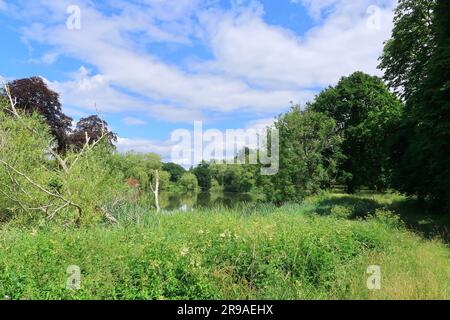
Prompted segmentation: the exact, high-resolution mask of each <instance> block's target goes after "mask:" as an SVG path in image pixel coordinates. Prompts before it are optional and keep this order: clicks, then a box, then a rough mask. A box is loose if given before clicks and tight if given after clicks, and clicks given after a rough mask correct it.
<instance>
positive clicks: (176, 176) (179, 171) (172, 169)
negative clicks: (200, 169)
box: [162, 163, 186, 183]
mask: <svg viewBox="0 0 450 320" xmlns="http://www.w3.org/2000/svg"><path fill="white" fill-rule="evenodd" d="M162 169H163V170H164V171H167V172H169V173H170V181H171V182H174V183H177V182H179V181H180V179H181V177H182V176H183V174H184V173H185V172H186V170H185V169H184V168H183V167H182V166H180V165H179V164H176V163H164V164H163V167H162Z"/></svg>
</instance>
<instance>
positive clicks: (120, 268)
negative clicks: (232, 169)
mask: <svg viewBox="0 0 450 320" xmlns="http://www.w3.org/2000/svg"><path fill="white" fill-rule="evenodd" d="M341 197H342V196H327V197H320V198H313V199H310V200H309V201H306V202H305V203H304V204H303V205H286V206H283V207H281V208H275V207H273V206H246V207H243V208H240V209H236V210H225V209H216V210H209V211H204V212H196V213H175V214H170V215H159V216H156V215H154V214H151V213H145V212H143V213H136V212H135V213H136V214H134V215H132V214H129V215H126V216H125V215H124V213H122V216H119V218H120V221H121V224H120V226H99V227H96V228H90V229H78V230H73V229H72V230H67V229H58V228H54V227H42V228H40V229H36V230H29V229H17V228H8V227H4V228H3V229H2V231H0V298H3V297H10V298H12V299H92V298H93V299H178V298H180V299H184V298H186V299H386V298H392V299H450V280H449V279H450V268H449V266H450V249H449V248H448V246H446V245H445V244H443V242H442V241H440V240H425V239H424V238H423V237H422V236H420V235H417V234H415V233H412V232H411V231H409V230H408V228H407V227H405V226H403V225H402V223H401V222H400V221H399V220H398V219H396V218H395V216H392V215H391V214H389V213H388V212H385V211H381V210H380V208H381V207H386V205H387V204H388V202H391V203H390V205H393V203H392V201H391V200H392V199H390V200H389V199H388V198H386V197H379V198H378V199H377V198H374V199H373V201H375V202H378V208H375V209H374V210H373V213H374V214H375V212H376V214H375V215H374V216H371V217H365V218H364V220H362V219H358V217H356V216H357V215H359V214H360V211H361V212H362V211H364V210H366V211H370V210H371V209H370V208H369V207H367V208H366V209H364V208H363V205H362V204H361V203H360V202H359V201H358V199H362V198H356V197H355V198H354V201H355V203H359V204H358V205H357V206H355V203H353V206H351V205H349V204H348V203H344V202H343V200H342V198H341ZM347 200H348V199H347ZM366 205H367V204H366ZM369 209H370V210H369ZM129 210H131V209H129ZM130 213H131V212H130ZM356 213H357V214H356ZM69 265H77V266H79V267H80V268H81V271H82V280H81V290H78V291H71V290H67V289H66V281H67V277H68V275H67V274H66V269H67V267H68V266H69ZM369 265H379V266H380V267H381V272H382V288H381V290H377V291H370V290H368V289H367V286H366V281H367V277H368V275H367V274H366V270H367V267H368V266H369Z"/></svg>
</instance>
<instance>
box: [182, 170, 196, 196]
mask: <svg viewBox="0 0 450 320" xmlns="http://www.w3.org/2000/svg"><path fill="white" fill-rule="evenodd" d="M180 185H181V186H182V187H183V189H184V191H186V192H191V191H194V192H195V191H198V190H199V185H198V181H197V177H196V176H195V175H194V174H192V173H189V172H188V173H185V174H183V176H182V177H181V179H180Z"/></svg>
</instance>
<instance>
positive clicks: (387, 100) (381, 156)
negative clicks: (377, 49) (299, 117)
mask: <svg viewBox="0 0 450 320" xmlns="http://www.w3.org/2000/svg"><path fill="white" fill-rule="evenodd" d="M308 108H310V109H311V110H314V111H316V112H323V113H325V114H326V115H328V116H329V117H331V118H332V119H334V120H335V122H336V126H337V133H338V134H339V135H341V137H342V138H343V145H342V151H343V155H344V157H345V160H344V161H342V163H341V164H340V166H339V178H340V181H341V182H342V183H343V184H345V185H346V187H347V191H348V192H350V193H353V192H355V191H356V190H357V189H358V188H360V187H362V186H365V187H370V188H373V189H384V188H386V187H387V185H388V174H389V172H388V171H389V169H388V166H387V161H388V156H387V153H386V140H387V138H388V137H389V135H390V133H391V132H392V130H393V128H394V127H395V126H396V125H397V123H398V121H399V119H400V118H401V114H402V108H403V107H402V103H401V102H400V101H399V100H398V99H397V98H396V97H395V95H394V94H392V93H391V92H389V90H388V88H387V87H386V85H385V84H384V83H383V81H382V80H381V79H380V78H378V77H375V76H370V75H368V74H365V73H362V72H355V73H353V74H352V75H350V76H348V77H343V78H342V79H341V80H340V81H339V83H338V84H337V85H336V86H335V87H329V88H328V89H325V90H324V91H322V92H321V93H320V94H319V95H318V96H317V97H316V99H315V101H314V102H313V103H311V104H309V105H308Z"/></svg>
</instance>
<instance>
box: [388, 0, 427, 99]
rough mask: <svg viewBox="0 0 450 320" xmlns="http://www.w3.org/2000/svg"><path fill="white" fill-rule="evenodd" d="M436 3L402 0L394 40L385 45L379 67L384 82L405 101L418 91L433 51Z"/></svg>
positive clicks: (396, 16)
mask: <svg viewBox="0 0 450 320" xmlns="http://www.w3.org/2000/svg"><path fill="white" fill-rule="evenodd" d="M435 5H436V1H435V0H400V1H399V4H398V6H397V8H396V10H395V18H394V24H395V25H394V29H393V32H392V37H391V39H390V40H388V41H387V42H386V43H385V47H384V52H383V55H382V56H381V58H380V65H379V68H380V69H382V70H384V80H385V81H386V82H387V83H388V85H389V86H390V87H391V88H392V89H394V90H395V92H396V93H397V94H399V95H400V96H401V97H402V98H403V99H404V100H407V99H408V98H409V97H411V95H412V94H414V92H416V91H417V90H418V88H419V87H420V86H421V84H422V82H423V81H424V79H425V73H426V66H427V63H428V61H429V59H430V57H431V54H432V52H433V48H434V40H433V28H432V24H433V11H434V8H435Z"/></svg>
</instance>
